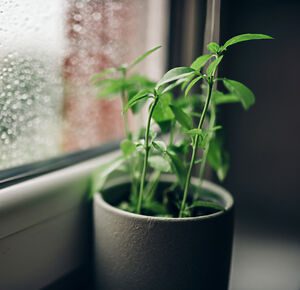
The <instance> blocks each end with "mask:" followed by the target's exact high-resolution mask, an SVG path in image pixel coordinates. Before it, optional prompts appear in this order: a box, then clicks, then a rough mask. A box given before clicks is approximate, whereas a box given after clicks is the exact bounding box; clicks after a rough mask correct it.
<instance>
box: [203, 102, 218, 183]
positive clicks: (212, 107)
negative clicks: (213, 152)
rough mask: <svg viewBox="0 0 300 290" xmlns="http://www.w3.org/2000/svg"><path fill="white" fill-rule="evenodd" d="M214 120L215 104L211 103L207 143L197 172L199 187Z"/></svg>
mask: <svg viewBox="0 0 300 290" xmlns="http://www.w3.org/2000/svg"><path fill="white" fill-rule="evenodd" d="M215 122H216V108H215V105H214V104H212V106H211V117H210V120H209V125H208V127H209V132H208V140H207V145H206V147H205V150H204V152H203V156H202V162H201V166H200V173H199V180H200V187H201V185H202V182H203V178H204V172H205V166H206V161H207V155H208V150H209V144H210V140H211V137H212V135H213V133H212V132H211V130H212V129H213V127H214V126H215Z"/></svg>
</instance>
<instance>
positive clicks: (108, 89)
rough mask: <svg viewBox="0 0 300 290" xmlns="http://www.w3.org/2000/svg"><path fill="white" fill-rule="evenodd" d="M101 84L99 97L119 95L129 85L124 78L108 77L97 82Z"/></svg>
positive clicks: (98, 84)
mask: <svg viewBox="0 0 300 290" xmlns="http://www.w3.org/2000/svg"><path fill="white" fill-rule="evenodd" d="M97 86H99V87H100V88H99V92H98V94H97V97H98V98H108V97H111V96H117V95H118V94H119V93H120V92H121V91H122V90H123V89H126V88H127V87H128V84H127V83H126V82H125V81H124V80H122V79H107V80H103V81H100V82H99V83H97Z"/></svg>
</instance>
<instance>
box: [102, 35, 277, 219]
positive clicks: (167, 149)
mask: <svg viewBox="0 0 300 290" xmlns="http://www.w3.org/2000/svg"><path fill="white" fill-rule="evenodd" d="M259 39H272V37H270V36H268V35H264V34H242V35H238V36H235V37H233V38H231V39H229V40H228V41H226V42H225V44H223V45H219V44H217V43H215V42H212V43H209V44H208V45H207V48H208V51H209V53H208V54H205V55H202V56H200V57H198V58H197V59H196V60H195V61H194V62H193V63H192V64H191V66H190V67H177V68H173V69H171V70H170V71H168V72H167V73H166V74H165V75H164V76H163V77H162V79H161V80H159V81H158V82H157V83H156V84H155V86H152V87H151V86H144V87H143V88H142V89H141V90H140V91H139V92H138V93H136V94H135V95H133V96H131V97H130V98H129V100H128V101H127V100H126V97H125V101H123V111H124V112H125V114H126V113H127V111H128V110H129V109H133V108H134V107H135V106H137V105H138V104H139V103H140V102H141V101H145V100H148V103H149V113H148V118H147V123H146V128H145V133H144V138H143V139H141V140H138V141H135V142H133V141H132V140H130V139H129V138H128V139H127V140H125V142H124V141H123V142H122V144H121V149H122V151H123V153H126V154H125V155H126V156H127V157H128V156H129V158H130V160H131V162H130V164H135V165H134V166H133V167H131V169H129V172H131V177H132V180H133V177H134V176H138V177H139V178H138V182H137V183H138V184H139V187H138V192H131V195H130V198H129V200H128V201H126V202H124V203H122V205H120V207H121V208H123V209H125V210H129V211H133V212H136V213H139V214H144V213H146V212H147V213H148V212H150V213H151V214H153V215H158V216H172V217H176V216H177V217H180V218H183V217H189V216H195V215H199V214H201V213H202V212H204V214H205V212H207V210H208V211H210V212H214V211H219V210H222V206H221V205H220V204H218V203H216V202H215V201H214V200H209V198H208V197H209V195H205V194H203V192H202V193H201V192H200V191H199V189H196V188H195V187H194V186H192V185H191V177H192V172H193V170H194V168H195V165H196V164H200V170H199V174H198V176H199V179H200V185H201V184H202V181H203V177H204V172H205V168H206V163H207V162H208V163H209V164H210V166H211V167H212V169H213V170H214V171H215V172H216V174H217V176H218V178H219V179H220V180H221V181H222V180H223V179H224V178H225V176H226V173H227V171H228V168H229V165H228V154H227V153H226V152H225V150H224V149H223V148H222V143H223V142H222V139H220V136H219V134H217V132H218V131H219V130H220V129H221V126H217V125H216V123H217V109H218V106H220V105H223V104H228V103H237V102H239V103H241V104H242V106H243V108H244V109H246V110H247V109H249V108H250V107H251V106H252V105H253V104H254V103H255V96H254V94H253V93H252V91H251V90H250V89H249V88H247V87H246V86H245V85H244V84H242V83H240V82H238V81H235V80H231V79H227V78H224V77H216V73H217V70H218V68H219V66H220V64H221V62H222V60H223V57H224V55H225V54H226V51H227V50H228V48H229V47H230V46H232V45H235V44H237V43H240V42H244V41H249V40H259ZM156 49H157V48H155V49H153V50H151V51H149V52H148V53H146V54H145V55H143V56H141V57H140V58H137V60H136V61H134V62H133V63H132V64H131V65H129V66H127V67H126V71H125V73H124V68H119V69H118V70H119V71H121V72H122V73H121V82H122V86H120V87H121V88H122V90H124V88H127V87H128V85H127V82H128V80H129V79H128V78H127V79H126V76H127V71H128V69H130V68H131V67H132V66H134V65H135V64H136V63H138V62H139V61H140V60H142V59H143V58H144V57H145V56H147V55H148V54H149V53H151V52H152V51H154V50H156ZM125 80H126V82H125ZM119 81H120V79H119ZM109 82H110V81H109ZM217 82H222V83H223V85H224V88H225V89H226V91H225V92H221V91H219V90H217V88H216V84H217ZM124 84H126V85H124ZM196 85H200V88H201V89H202V93H201V95H200V96H199V95H195V94H191V93H190V92H191V90H192V88H193V87H195V86H196ZM178 86H180V87H181V90H182V92H183V95H182V96H179V98H177V99H174V97H173V93H172V92H173V89H174V88H175V87H178ZM122 90H121V95H122V96H126V93H124V91H122ZM122 92H123V93H122ZM199 107H200V110H199ZM195 120H196V125H194V121H195ZM152 122H155V123H157V124H158V126H159V128H160V129H161V131H162V132H163V133H165V132H169V133H170V140H169V144H168V145H166V144H165V143H164V141H163V140H157V137H156V133H155V132H154V131H153V130H151V124H152ZM189 148H191V150H189ZM199 151H201V152H202V154H201V159H197V158H198V157H197V156H198V155H199V154H198V153H199ZM121 160H122V157H120V158H119V159H117V160H116V162H117V163H122V161H121ZM130 164H129V167H130V166H131V165H130ZM113 167H114V163H111V164H110V166H109V168H110V169H111V168H113ZM117 168H120V164H117ZM113 171H114V170H113V169H111V170H108V169H107V168H106V172H108V173H109V174H110V173H111V172H113ZM139 172H141V173H139ZM161 172H167V173H173V174H174V175H175V176H176V177H177V178H176V181H175V182H174V184H172V185H171V186H170V187H169V188H167V189H166V190H165V191H164V192H163V193H157V192H156V187H157V186H158V184H159V178H160V173H161ZM148 173H153V174H152V177H148ZM109 174H104V175H105V176H106V177H107V176H108V175H109ZM102 176H103V175H102ZM97 180H99V177H98V178H97V179H96V181H97ZM100 180H101V178H100ZM133 182H134V181H133ZM100 183H101V184H103V180H102V181H101V182H100ZM97 189H99V188H97ZM199 192H200V194H199ZM157 194H158V195H160V198H158V197H157ZM132 196H135V198H132ZM174 204H175V205H176V206H175V207H174ZM204 209H205V210H204ZM203 210H204V211H203Z"/></svg>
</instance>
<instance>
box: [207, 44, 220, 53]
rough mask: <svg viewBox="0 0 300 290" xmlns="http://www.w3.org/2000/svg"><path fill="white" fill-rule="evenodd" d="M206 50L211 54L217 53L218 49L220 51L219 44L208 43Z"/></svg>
mask: <svg viewBox="0 0 300 290" xmlns="http://www.w3.org/2000/svg"><path fill="white" fill-rule="evenodd" d="M207 49H208V50H209V51H210V52H212V53H218V51H219V49H220V46H219V44H217V43H216V42H210V43H209V44H208V45H207Z"/></svg>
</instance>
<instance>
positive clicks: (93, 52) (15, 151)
mask: <svg viewBox="0 0 300 290" xmlns="http://www.w3.org/2000/svg"><path fill="white" fill-rule="evenodd" d="M149 2H150V1H149V0H148V1H146V0H143V1H140V0H118V1H117V0H67V1H65V0H51V1H43V0H2V1H1V3H0V170H2V169H6V168H10V167H14V166H18V165H22V164H25V163H30V162H34V161H37V160H44V159H48V158H51V157H54V156H58V155H60V154H64V153H66V152H71V151H76V150H81V149H86V148H91V147H94V146H98V145H99V144H103V143H106V142H109V141H111V140H116V139H119V138H121V137H122V136H123V126H122V118H121V108H120V102H119V100H118V99H114V100H98V99H97V98H96V90H95V88H94V87H93V86H92V85H91V81H90V80H91V76H92V75H93V74H94V73H96V72H99V71H101V70H102V69H104V68H107V67H111V66H116V65H120V64H121V63H123V62H128V61H129V60H131V59H132V58H134V57H135V56H137V55H138V54H140V53H142V52H143V51H144V50H146V49H148V48H149V47H147V31H148V30H149V19H148V18H147V5H149ZM156 2H157V1H156ZM158 33H159V32H158ZM161 65H162V66H163V64H161Z"/></svg>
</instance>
